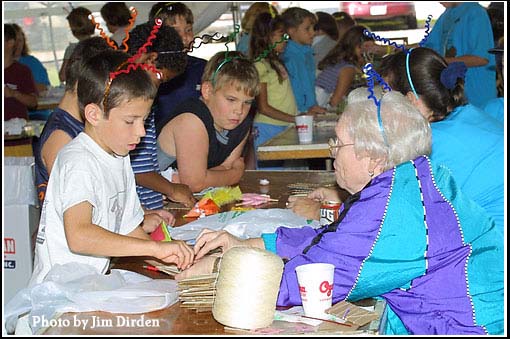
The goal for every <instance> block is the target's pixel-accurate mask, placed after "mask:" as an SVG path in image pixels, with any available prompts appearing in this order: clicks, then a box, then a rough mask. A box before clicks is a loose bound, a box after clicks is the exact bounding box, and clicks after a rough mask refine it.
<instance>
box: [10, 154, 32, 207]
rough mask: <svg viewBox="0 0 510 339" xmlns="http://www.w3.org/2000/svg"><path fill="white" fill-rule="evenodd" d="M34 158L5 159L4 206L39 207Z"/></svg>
mask: <svg viewBox="0 0 510 339" xmlns="http://www.w3.org/2000/svg"><path fill="white" fill-rule="evenodd" d="M34 165H35V160H34V157H5V158H4V185H5V186H4V192H5V193H4V205H6V206H8V205H34V206H37V205H38V204H39V201H38V199H37V192H36V187H35V179H34Z"/></svg>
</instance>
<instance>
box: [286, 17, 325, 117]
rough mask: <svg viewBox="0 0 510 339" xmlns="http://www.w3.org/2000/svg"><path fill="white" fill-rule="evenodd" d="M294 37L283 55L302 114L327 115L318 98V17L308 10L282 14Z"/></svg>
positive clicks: (291, 35)
mask: <svg viewBox="0 0 510 339" xmlns="http://www.w3.org/2000/svg"><path fill="white" fill-rule="evenodd" d="M282 19H283V21H284V22H285V28H286V30H287V33H288V34H289V36H290V40H289V41H288V42H287V48H285V52H284V53H283V62H284V63H285V67H286V68H287V71H288V73H289V77H290V82H291V85H292V90H293V91H294V97H295V98H296V104H297V107H298V111H299V112H307V113H309V114H317V113H326V109H325V108H323V107H320V106H318V105H317V99H316V98H315V61H314V58H313V49H312V42H313V37H314V35H315V30H314V25H315V23H316V21H317V19H316V18H315V15H314V14H313V13H311V12H309V11H307V10H306V9H303V8H299V7H290V8H288V9H286V10H285V11H284V12H283V13H282Z"/></svg>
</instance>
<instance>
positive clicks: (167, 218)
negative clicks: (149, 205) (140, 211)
mask: <svg viewBox="0 0 510 339" xmlns="http://www.w3.org/2000/svg"><path fill="white" fill-rule="evenodd" d="M149 213H155V214H157V215H159V216H160V217H161V218H162V219H163V221H164V222H165V223H166V224H167V225H170V226H173V224H175V217H174V215H173V214H172V213H170V212H169V211H167V210H164V209H159V210H148V211H146V212H145V214H146V215H147V214H149Z"/></svg>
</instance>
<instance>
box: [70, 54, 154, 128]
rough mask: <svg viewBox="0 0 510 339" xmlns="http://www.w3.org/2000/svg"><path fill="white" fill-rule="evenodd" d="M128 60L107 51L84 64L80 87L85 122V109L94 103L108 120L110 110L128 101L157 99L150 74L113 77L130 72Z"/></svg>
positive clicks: (135, 71)
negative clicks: (123, 71) (100, 108)
mask: <svg viewBox="0 0 510 339" xmlns="http://www.w3.org/2000/svg"><path fill="white" fill-rule="evenodd" d="M128 58H129V55H128V54H126V53H125V52H121V51H115V50H106V51H103V52H101V53H99V54H97V55H95V56H94V57H92V58H90V59H88V60H87V61H85V63H84V64H83V66H82V68H81V71H80V74H79V77H78V86H77V93H78V102H79V107H80V115H81V116H82V118H84V117H83V114H84V109H85V106H86V105H88V104H91V103H94V104H97V105H98V106H100V107H102V108H103V113H104V116H105V117H106V118H108V117H109V113H110V110H112V109H113V108H115V107H117V106H120V105H122V103H124V102H126V101H129V100H132V99H135V98H143V99H145V100H153V99H154V98H155V97H156V93H157V86H156V84H155V83H154V82H153V81H152V79H151V77H150V75H149V73H148V71H145V70H144V69H142V68H135V69H133V70H130V71H129V72H127V74H126V73H120V74H117V75H116V76H115V77H111V74H112V73H119V71H121V70H128V69H129V66H130V64H126V61H127V60H128ZM105 106H106V107H105Z"/></svg>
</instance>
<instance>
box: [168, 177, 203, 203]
mask: <svg viewBox="0 0 510 339" xmlns="http://www.w3.org/2000/svg"><path fill="white" fill-rule="evenodd" d="M172 188H173V190H172V192H171V194H169V195H168V198H169V199H170V200H172V201H176V202H179V203H181V204H183V205H184V206H186V207H188V208H191V207H193V205H194V204H195V202H196V199H195V198H194V197H193V193H191V190H190V189H189V187H188V185H185V184H178V183H174V182H172Z"/></svg>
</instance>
